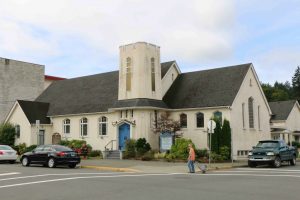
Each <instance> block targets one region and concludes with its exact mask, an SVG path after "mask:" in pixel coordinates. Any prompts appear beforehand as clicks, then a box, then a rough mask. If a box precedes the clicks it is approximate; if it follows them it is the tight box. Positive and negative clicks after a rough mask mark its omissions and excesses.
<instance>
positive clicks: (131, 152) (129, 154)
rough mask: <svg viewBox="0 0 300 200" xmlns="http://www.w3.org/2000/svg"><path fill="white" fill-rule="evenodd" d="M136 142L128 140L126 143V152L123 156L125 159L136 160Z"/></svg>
mask: <svg viewBox="0 0 300 200" xmlns="http://www.w3.org/2000/svg"><path fill="white" fill-rule="evenodd" d="M135 143H136V142H135V140H133V139H130V140H127V141H126V143H125V151H124V154H123V157H124V158H135V155H136V151H135Z"/></svg>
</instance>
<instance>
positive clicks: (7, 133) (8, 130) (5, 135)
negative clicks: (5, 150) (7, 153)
mask: <svg viewBox="0 0 300 200" xmlns="http://www.w3.org/2000/svg"><path fill="white" fill-rule="evenodd" d="M15 135H16V131H15V127H14V125H12V124H10V123H3V124H1V125H0V144H5V145H9V146H13V145H14V144H15Z"/></svg>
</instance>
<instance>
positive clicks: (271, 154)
mask: <svg viewBox="0 0 300 200" xmlns="http://www.w3.org/2000/svg"><path fill="white" fill-rule="evenodd" d="M274 155H275V154H274V152H268V153H267V156H274Z"/></svg>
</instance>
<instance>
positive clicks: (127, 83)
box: [118, 42, 162, 100]
mask: <svg viewBox="0 0 300 200" xmlns="http://www.w3.org/2000/svg"><path fill="white" fill-rule="evenodd" d="M135 98H148V99H157V100H162V86H161V66H160V47H159V46H156V45H153V44H149V43H146V42H137V43H133V44H128V45H123V46H120V69H119V94H118V99H119V100H125V99H135Z"/></svg>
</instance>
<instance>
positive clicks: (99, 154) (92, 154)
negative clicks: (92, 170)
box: [88, 150, 102, 158]
mask: <svg viewBox="0 0 300 200" xmlns="http://www.w3.org/2000/svg"><path fill="white" fill-rule="evenodd" d="M88 157H101V158H102V152H101V151H100V150H92V151H91V152H90V153H89V154H88Z"/></svg>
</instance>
